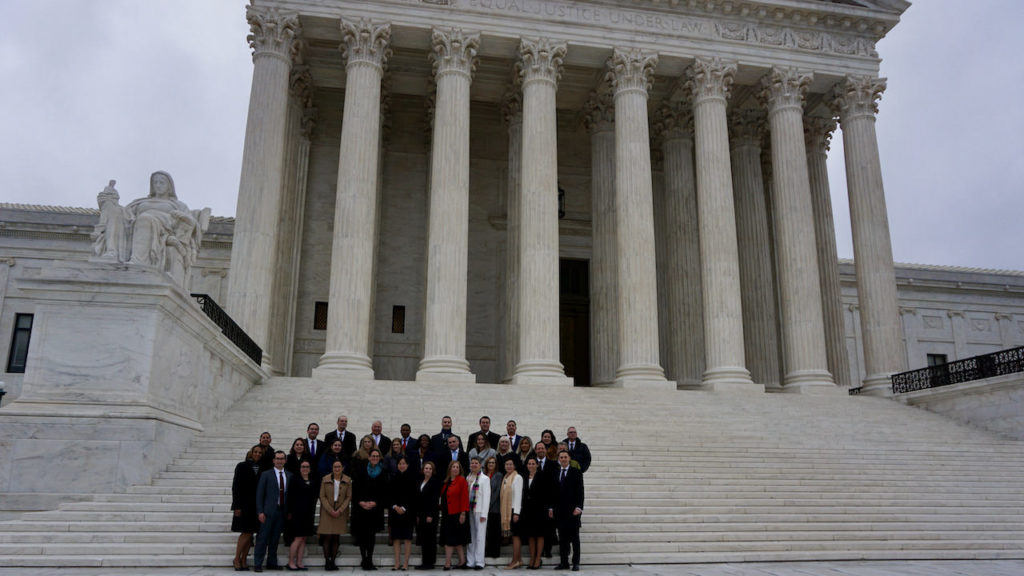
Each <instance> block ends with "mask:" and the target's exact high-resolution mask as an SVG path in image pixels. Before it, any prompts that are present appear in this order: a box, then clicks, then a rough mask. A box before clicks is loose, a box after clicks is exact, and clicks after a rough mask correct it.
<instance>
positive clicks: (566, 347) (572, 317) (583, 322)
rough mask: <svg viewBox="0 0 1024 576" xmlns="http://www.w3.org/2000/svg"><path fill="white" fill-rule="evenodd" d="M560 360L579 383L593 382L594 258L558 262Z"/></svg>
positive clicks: (580, 384)
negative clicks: (591, 293)
mask: <svg viewBox="0 0 1024 576" xmlns="http://www.w3.org/2000/svg"><path fill="white" fill-rule="evenodd" d="M558 278H559V282H558V284H559V290H558V292H559V311H558V317H559V318H558V334H559V340H558V346H559V360H560V361H561V362H562V365H563V366H565V375H566V376H570V377H572V378H574V379H575V380H574V381H575V385H576V386H590V262H589V261H587V260H568V259H562V260H560V261H559V263H558Z"/></svg>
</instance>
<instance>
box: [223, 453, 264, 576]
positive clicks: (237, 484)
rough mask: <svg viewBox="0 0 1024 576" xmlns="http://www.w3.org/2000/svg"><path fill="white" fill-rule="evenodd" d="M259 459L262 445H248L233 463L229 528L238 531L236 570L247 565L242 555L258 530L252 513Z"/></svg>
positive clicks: (258, 526) (246, 552)
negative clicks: (242, 455)
mask: <svg viewBox="0 0 1024 576" xmlns="http://www.w3.org/2000/svg"><path fill="white" fill-rule="evenodd" d="M262 459H263V446H261V445H260V444H257V445H255V446H253V447H252V448H250V449H249V452H248V453H246V455H245V460H243V461H241V462H239V463H238V464H237V465H235V477H234V479H233V480H232V481H231V512H232V517H231V531H232V532H238V533H239V534H238V543H237V544H236V545H235V561H234V566H235V570H236V571H239V572H240V571H242V570H248V569H249V564H248V563H247V560H246V559H247V558H248V556H249V548H252V536H253V534H255V533H256V532H259V530H260V520H259V518H258V516H257V514H256V482H257V481H258V480H259V477H260V460H262Z"/></svg>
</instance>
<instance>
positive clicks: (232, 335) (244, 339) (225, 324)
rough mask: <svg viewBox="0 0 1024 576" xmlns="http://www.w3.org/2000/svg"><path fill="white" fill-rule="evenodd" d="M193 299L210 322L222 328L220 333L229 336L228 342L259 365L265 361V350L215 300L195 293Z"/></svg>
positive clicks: (206, 295)
mask: <svg viewBox="0 0 1024 576" xmlns="http://www.w3.org/2000/svg"><path fill="white" fill-rule="evenodd" d="M192 297H193V298H195V299H196V301H197V302H199V307H200V308H202V309H203V312H206V315H207V316H209V317H210V320H213V323H214V324H216V325H217V326H218V327H219V328H220V331H221V332H222V333H223V334H224V335H225V336H227V337H228V340H230V341H231V343H232V344H234V345H235V346H237V347H238V349H239V350H241V351H242V353H243V354H245V355H246V356H248V357H249V358H252V361H253V362H255V363H257V364H259V363H260V362H262V361H263V350H261V349H260V347H259V346H257V345H256V342H254V341H253V339H252V338H249V335H248V334H246V333H245V330H242V328H241V327H240V326H239V325H238V324H235V321H234V320H232V319H231V316H228V313H227V312H225V311H224V309H223V308H221V307H220V306H218V305H217V303H216V302H214V301H213V298H210V296H209V295H208V294H195V293H193V294H192Z"/></svg>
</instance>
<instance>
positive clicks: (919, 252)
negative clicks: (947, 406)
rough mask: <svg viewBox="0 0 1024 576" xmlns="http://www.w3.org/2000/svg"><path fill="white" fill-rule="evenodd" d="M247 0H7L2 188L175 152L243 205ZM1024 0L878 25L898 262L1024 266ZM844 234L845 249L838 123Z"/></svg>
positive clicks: (177, 166) (144, 174)
mask: <svg viewBox="0 0 1024 576" xmlns="http://www.w3.org/2000/svg"><path fill="white" fill-rule="evenodd" d="M244 6H245V2H244V1H243V0H3V1H2V5H0V78H2V79H3V80H2V82H0V134H3V136H4V138H2V141H0V158H2V161H0V186H2V193H0V201H5V202H20V203H31V204H49V205H67V206H94V205H95V198H96V193H97V192H99V191H100V190H102V189H103V186H104V185H105V184H106V182H107V180H109V179H111V178H115V179H117V181H118V190H119V191H120V192H121V197H122V199H123V200H124V201H127V200H130V199H133V198H135V197H138V196H140V195H142V194H144V193H145V192H146V187H147V182H148V175H149V173H150V172H152V171H154V170H158V169H161V170H167V171H168V172H170V173H171V174H172V175H173V176H174V179H175V184H176V186H177V189H178V191H179V194H180V195H181V197H182V199H183V200H185V201H186V202H188V203H189V204H190V205H192V206H193V207H199V206H210V207H211V208H213V212H214V214H216V215H222V216H230V215H233V214H234V212H235V201H236V194H237V191H238V176H239V170H240V167H241V153H242V140H243V135H244V131H245V116H246V112H247V106H248V99H249V83H250V80H251V74H252V64H251V61H250V56H249V49H248V46H247V44H246V42H245V36H246V34H247V32H248V30H247V25H246V23H245V18H244ZM1022 21H1024V1H1021V0H974V1H972V2H964V1H963V0H917V2H916V3H915V4H914V5H913V6H912V7H911V8H910V9H909V10H908V11H907V12H906V14H904V17H903V21H902V22H901V23H900V24H899V25H898V26H897V27H896V28H895V30H894V31H893V32H892V33H890V36H889V37H888V38H886V39H884V40H883V41H882V42H881V43H879V46H878V49H879V52H880V54H881V55H882V58H883V62H882V75H883V76H886V77H888V78H889V87H888V89H887V90H886V92H885V95H884V96H883V98H882V102H881V105H880V108H881V109H880V113H879V117H878V136H879V147H880V149H881V154H882V169H883V174H884V179H885V192H886V198H887V203H888V209H889V222H890V227H891V230H892V236H893V250H894V252H895V259H896V260H897V261H899V262H916V263H924V264H943V265H957V266H971V267H984V268H1001V269H1013V270H1024V250H1022V248H1024V225H1022V223H1021V220H1022V217H1024V160H1022V158H1021V156H1022V153H1024V145H1022V144H1021V138H1022V137H1024V106H1021V105H1020V104H1019V100H1020V99H1021V97H1022V96H1024V58H1021V56H1020V50H1019V41H1020V36H1021V22H1022ZM829 164H830V165H829V168H830V177H831V180H832V194H833V199H832V200H833V206H834V210H835V218H836V235H837V240H838V245H839V255H840V256H841V257H846V258H849V257H852V256H853V248H852V241H851V239H850V225H849V212H848V209H847V201H846V184H845V177H844V176H845V175H844V168H843V161H842V142H841V137H840V136H839V135H838V134H837V135H836V138H835V139H834V144H833V147H832V152H831V153H830V161H829Z"/></svg>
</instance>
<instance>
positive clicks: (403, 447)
mask: <svg viewBox="0 0 1024 576" xmlns="http://www.w3.org/2000/svg"><path fill="white" fill-rule="evenodd" d="M406 442H408V440H406V439H404V438H403V439H402V452H405V443H406Z"/></svg>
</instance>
